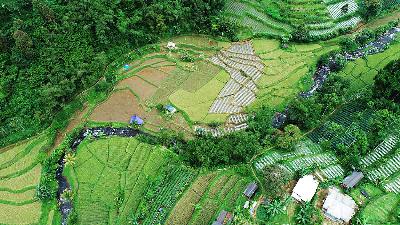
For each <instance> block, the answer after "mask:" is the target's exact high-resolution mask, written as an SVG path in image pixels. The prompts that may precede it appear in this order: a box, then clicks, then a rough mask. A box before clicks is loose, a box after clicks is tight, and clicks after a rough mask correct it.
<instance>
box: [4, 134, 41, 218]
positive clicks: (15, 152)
mask: <svg viewBox="0 0 400 225" xmlns="http://www.w3.org/2000/svg"><path fill="white" fill-rule="evenodd" d="M46 143H47V137H46V136H44V135H42V136H39V137H36V138H32V139H31V140H29V141H27V142H24V143H22V144H19V145H16V146H13V147H12V148H9V149H7V151H4V152H3V153H1V154H0V159H1V162H0V224H35V223H38V222H39V219H40V217H41V206H42V204H41V202H40V201H39V200H38V199H37V198H36V195H35V193H36V186H37V185H38V183H39V180H40V174H41V165H40V163H39V155H40V151H41V150H42V148H43V146H45V144H46ZM43 154H44V153H43Z"/></svg>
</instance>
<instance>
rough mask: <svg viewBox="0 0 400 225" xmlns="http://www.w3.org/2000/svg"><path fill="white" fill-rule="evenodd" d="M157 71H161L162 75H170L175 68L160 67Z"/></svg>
mask: <svg viewBox="0 0 400 225" xmlns="http://www.w3.org/2000/svg"><path fill="white" fill-rule="evenodd" d="M157 69H158V70H161V71H163V72H164V73H171V72H172V71H174V70H175V69H176V66H161V67H158V68H157Z"/></svg>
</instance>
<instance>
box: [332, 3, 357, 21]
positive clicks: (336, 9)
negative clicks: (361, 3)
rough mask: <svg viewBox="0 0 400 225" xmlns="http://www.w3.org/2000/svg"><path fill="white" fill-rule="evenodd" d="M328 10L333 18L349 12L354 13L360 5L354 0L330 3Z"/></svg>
mask: <svg viewBox="0 0 400 225" xmlns="http://www.w3.org/2000/svg"><path fill="white" fill-rule="evenodd" d="M327 8H328V11H329V14H330V15H331V17H332V18H334V19H338V18H341V17H344V16H346V15H349V14H353V13H355V12H356V11H357V10H358V5H357V3H356V2H355V1H354V0H348V1H343V2H339V3H336V4H332V5H328V7H327Z"/></svg>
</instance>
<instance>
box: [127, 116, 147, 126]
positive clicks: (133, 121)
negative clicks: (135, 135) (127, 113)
mask: <svg viewBox="0 0 400 225" xmlns="http://www.w3.org/2000/svg"><path fill="white" fill-rule="evenodd" d="M143 123H144V121H143V119H142V118H140V117H139V116H137V115H133V116H131V119H130V121H129V124H134V125H143Z"/></svg>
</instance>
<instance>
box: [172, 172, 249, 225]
mask: <svg viewBox="0 0 400 225" xmlns="http://www.w3.org/2000/svg"><path fill="white" fill-rule="evenodd" d="M247 182H248V180H246V179H245V178H242V177H240V176H239V175H237V174H235V173H233V172H232V171H229V170H228V171H218V172H211V173H207V174H202V175H200V176H199V177H198V178H197V179H196V180H195V181H194V183H193V184H192V186H191V187H190V188H189V189H188V190H187V191H186V192H185V194H184V195H183V196H182V198H181V199H180V200H179V201H178V203H177V204H176V206H175V207H174V209H173V210H172V212H171V214H170V216H169V217H168V219H167V221H166V224H209V223H210V222H211V221H212V220H213V219H214V218H216V216H217V215H218V213H219V212H220V211H221V210H228V211H232V210H233V209H234V207H235V205H236V204H237V202H240V203H239V204H242V203H243V202H244V201H245V199H244V197H243V196H241V193H242V192H243V189H244V188H245V185H246V184H247ZM195 206H196V207H195Z"/></svg>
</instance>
